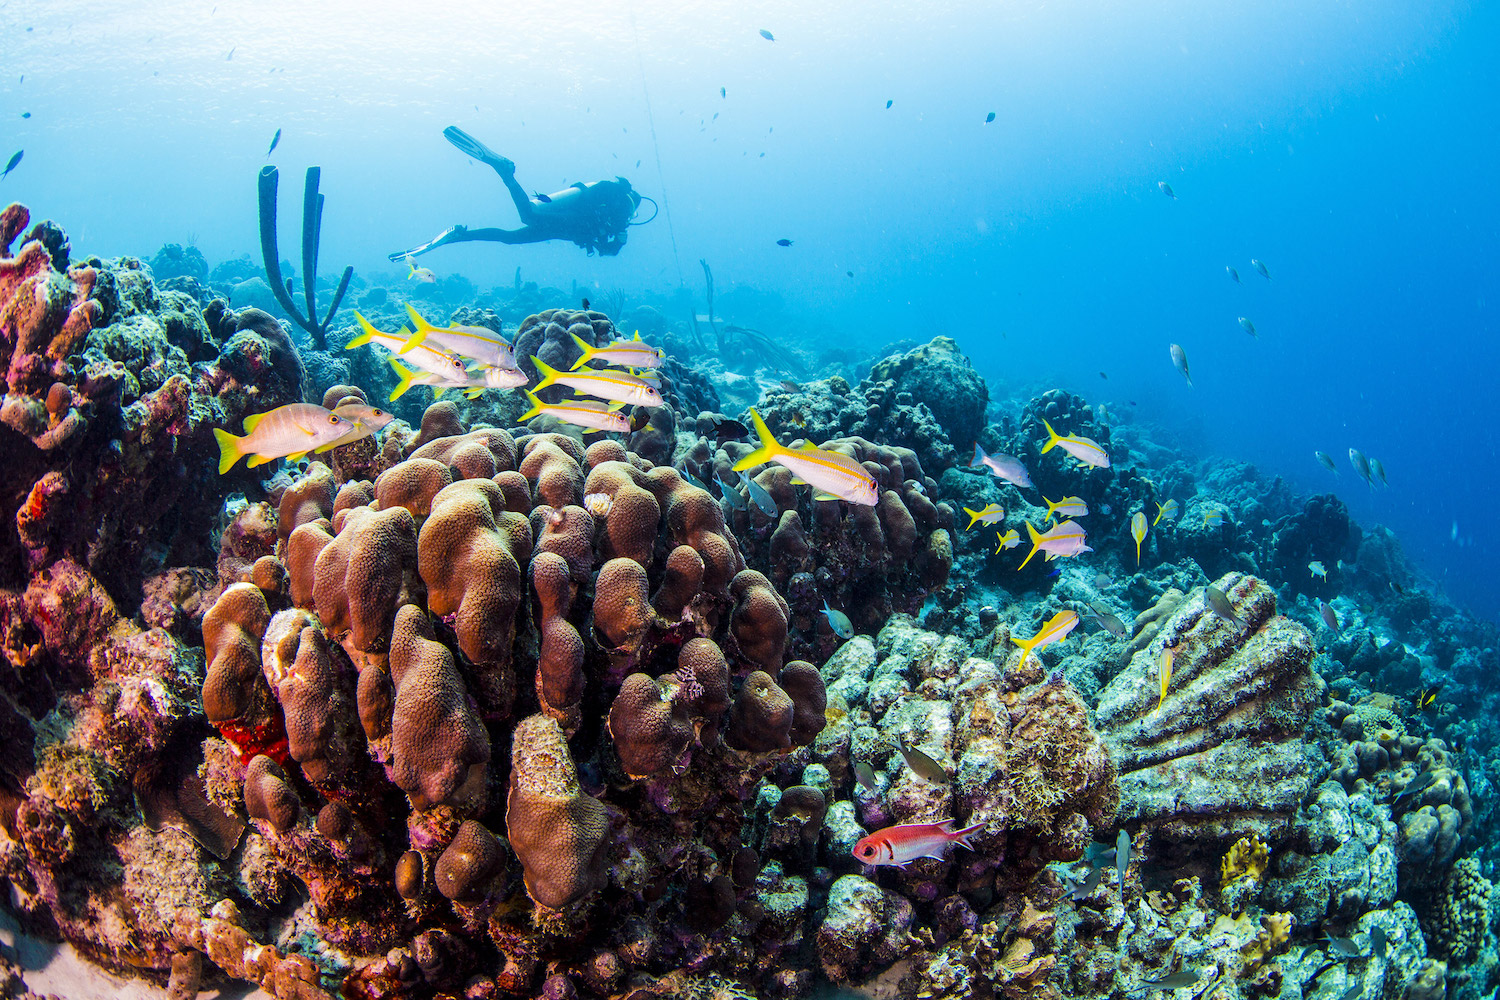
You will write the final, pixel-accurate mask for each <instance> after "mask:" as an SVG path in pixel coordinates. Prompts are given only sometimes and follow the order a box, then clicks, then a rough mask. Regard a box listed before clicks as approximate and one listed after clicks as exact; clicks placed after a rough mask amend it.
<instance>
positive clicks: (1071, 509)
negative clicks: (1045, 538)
mask: <svg viewBox="0 0 1500 1000" xmlns="http://www.w3.org/2000/svg"><path fill="white" fill-rule="evenodd" d="M1042 503H1044V504H1046V505H1047V520H1049V521H1052V520H1055V519H1056V517H1057V515H1058V514H1061V515H1063V516H1064V517H1084V516H1086V515H1087V514H1088V512H1089V505H1088V504H1087V503H1085V502H1084V500H1083V499H1082V498H1081V497H1063V498H1062V499H1061V500H1059V501H1057V502H1056V503H1053V502H1052V501H1051V500H1048V499H1047V498H1046V497H1042Z"/></svg>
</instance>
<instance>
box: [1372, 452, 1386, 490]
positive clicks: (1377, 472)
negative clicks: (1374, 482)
mask: <svg viewBox="0 0 1500 1000" xmlns="http://www.w3.org/2000/svg"><path fill="white" fill-rule="evenodd" d="M1370 472H1371V473H1372V474H1373V475H1374V478H1376V479H1378V480H1380V485H1381V486H1390V485H1391V484H1390V483H1388V482H1386V479H1385V466H1383V465H1381V464H1380V459H1378V458H1372V459H1370Z"/></svg>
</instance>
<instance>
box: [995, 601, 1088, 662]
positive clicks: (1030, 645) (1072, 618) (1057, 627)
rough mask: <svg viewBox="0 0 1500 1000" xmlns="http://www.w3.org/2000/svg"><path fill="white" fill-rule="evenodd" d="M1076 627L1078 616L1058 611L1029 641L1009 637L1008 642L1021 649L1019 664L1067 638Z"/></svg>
mask: <svg viewBox="0 0 1500 1000" xmlns="http://www.w3.org/2000/svg"><path fill="white" fill-rule="evenodd" d="M1077 625H1078V614H1077V613H1076V612H1073V611H1059V612H1058V613H1057V614H1055V615H1053V616H1052V617H1051V618H1049V619H1048V620H1047V624H1045V625H1043V626H1042V627H1041V628H1040V629H1039V630H1038V631H1037V634H1036V635H1034V636H1032V637H1031V638H1030V639H1017V638H1016V637H1015V636H1011V637H1010V641H1011V642H1013V643H1015V644H1016V645H1017V646H1020V647H1021V662H1023V663H1024V662H1025V661H1026V657H1027V655H1028V654H1030V653H1033V652H1035V651H1036V650H1038V649H1041V648H1042V647H1043V646H1050V645H1051V644H1052V643H1054V642H1061V641H1062V640H1063V639H1066V638H1067V637H1068V633H1069V632H1071V631H1073V629H1074V628H1075V627H1076V626H1077Z"/></svg>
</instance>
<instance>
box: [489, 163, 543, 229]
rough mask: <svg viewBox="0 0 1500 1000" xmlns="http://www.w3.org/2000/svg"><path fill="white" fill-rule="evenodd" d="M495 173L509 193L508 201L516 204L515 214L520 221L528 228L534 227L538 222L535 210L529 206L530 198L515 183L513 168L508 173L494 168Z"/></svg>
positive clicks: (514, 170)
mask: <svg viewBox="0 0 1500 1000" xmlns="http://www.w3.org/2000/svg"><path fill="white" fill-rule="evenodd" d="M495 173H497V174H499V175H500V179H501V180H502V181H504V182H505V190H507V191H509V192H510V200H511V201H513V202H515V203H516V214H517V215H519V216H520V217H521V221H522V222H523V223H525V224H526V225H528V226H534V225H536V224H537V222H538V221H539V220H538V219H537V214H536V209H535V207H533V205H532V204H531V197H530V196H529V195H528V194H527V193H526V192H525V191H523V190H522V189H521V185H519V184H517V183H516V169H515V167H514V166H512V167H511V169H510V171H509V172H506V171H504V170H500V169H499V168H496V170H495Z"/></svg>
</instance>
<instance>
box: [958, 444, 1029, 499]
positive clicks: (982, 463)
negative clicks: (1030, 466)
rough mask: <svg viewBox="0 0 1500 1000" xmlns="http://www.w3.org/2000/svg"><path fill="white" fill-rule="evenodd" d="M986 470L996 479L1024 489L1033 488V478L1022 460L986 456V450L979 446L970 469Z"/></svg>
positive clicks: (1001, 456) (975, 448)
mask: <svg viewBox="0 0 1500 1000" xmlns="http://www.w3.org/2000/svg"><path fill="white" fill-rule="evenodd" d="M981 467H982V468H986V469H989V470H990V475H992V476H994V477H995V478H996V479H1003V480H1005V481H1006V482H1007V483H1013V484H1014V485H1016V486H1020V487H1022V488H1023V489H1029V488H1030V487H1031V476H1030V475H1029V474H1028V473H1027V472H1026V466H1024V465H1022V464H1021V460H1020V459H1019V458H1016V457H1015V456H1013V455H1001V454H998V453H997V454H994V455H986V454H985V453H984V449H983V448H981V447H979V445H977V444H976V445H975V446H974V459H973V461H971V462H970V463H969V468H971V469H976V468H981Z"/></svg>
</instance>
